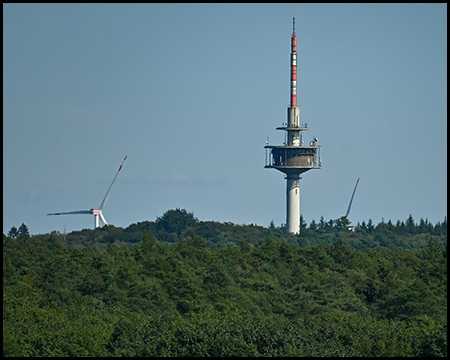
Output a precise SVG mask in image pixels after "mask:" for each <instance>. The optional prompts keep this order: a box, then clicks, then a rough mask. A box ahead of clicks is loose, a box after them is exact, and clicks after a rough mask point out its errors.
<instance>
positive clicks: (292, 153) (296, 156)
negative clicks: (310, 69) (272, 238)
mask: <svg viewBox="0 0 450 360" xmlns="http://www.w3.org/2000/svg"><path fill="white" fill-rule="evenodd" d="M287 120H288V121H287V123H283V124H282V126H281V127H277V130H284V131H285V140H284V145H280V146H275V145H269V144H268V141H267V144H266V146H265V147H264V148H265V149H266V164H265V166H264V167H265V168H267V169H276V170H279V171H281V172H283V173H285V174H286V177H285V178H286V232H287V233H288V234H290V233H291V234H299V233H300V174H302V173H304V172H306V171H308V170H311V169H321V168H322V158H321V156H320V149H322V147H321V146H320V145H318V144H317V138H315V137H313V138H312V140H310V141H309V142H308V143H307V144H306V145H303V143H304V141H303V136H302V131H308V130H311V129H310V128H308V123H304V124H301V123H300V108H299V107H298V106H297V35H296V34H295V16H294V18H293V32H292V36H291V106H290V107H288V109H287Z"/></svg>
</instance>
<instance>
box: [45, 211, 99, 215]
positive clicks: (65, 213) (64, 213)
mask: <svg viewBox="0 0 450 360" xmlns="http://www.w3.org/2000/svg"><path fill="white" fill-rule="evenodd" d="M90 213H91V211H90V210H79V211H69V212H59V213H50V214H47V215H71V214H90Z"/></svg>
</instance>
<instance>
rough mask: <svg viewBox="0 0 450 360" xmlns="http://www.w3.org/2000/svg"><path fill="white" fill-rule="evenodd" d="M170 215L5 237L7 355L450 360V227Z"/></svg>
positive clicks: (168, 213)
mask: <svg viewBox="0 0 450 360" xmlns="http://www.w3.org/2000/svg"><path fill="white" fill-rule="evenodd" d="M166 215H167V216H166ZM163 218H164V220H159V221H157V223H152V222H145V223H141V224H133V225H132V226H130V227H129V228H127V229H125V230H121V229H120V228H112V229H110V230H111V232H110V231H109V228H108V227H104V228H102V229H96V230H89V231H84V230H83V231H81V232H76V233H72V234H67V235H66V239H65V238H64V236H63V235H61V234H59V233H57V232H52V233H51V234H47V235H36V236H15V237H12V236H5V235H4V236H3V356H17V357H19V356H20V357H21V356H58V357H59V356H173V357H175V356H176V357H178V356H308V357H309V356H355V357H356V356H358V357H359V356H361V357H362V356H374V357H384V356H424V357H425V356H426V357H429V356H439V357H446V356H447V261H446V220H445V222H444V223H445V228H444V227H443V225H442V224H439V226H437V227H436V226H435V227H432V226H430V224H429V223H428V222H427V221H425V220H424V221H421V222H420V223H419V225H414V228H412V227H411V226H412V223H413V221H412V222H411V221H410V220H409V221H408V220H407V221H406V223H407V224H408V226H409V227H410V229H409V230H408V231H406V225H405V223H404V225H403V226H402V225H401V223H400V225H399V226H395V225H393V224H392V223H391V222H390V221H388V222H387V223H385V222H384V220H383V222H382V223H380V224H378V225H377V226H375V225H373V224H372V226H369V224H370V223H371V221H369V223H368V224H359V225H357V226H355V228H354V231H349V230H348V225H349V224H348V223H346V222H345V218H344V219H341V220H342V221H343V223H342V224H341V225H342V226H341V227H339V223H338V224H337V226H334V227H333V226H330V225H328V224H326V223H325V222H324V221H323V219H322V221H319V223H317V224H312V225H313V226H309V227H307V228H305V229H302V233H301V234H300V235H298V236H297V235H291V236H288V237H285V236H284V235H282V234H280V233H279V232H282V231H285V228H283V227H279V228H276V227H275V226H274V224H272V225H273V226H269V227H268V228H263V227H259V226H256V225H235V224H231V223H223V224H221V223H215V222H200V221H198V220H196V219H195V218H194V217H193V214H189V213H187V212H185V211H181V210H179V209H177V210H174V211H172V212H167V213H166V214H165V215H164V216H163ZM178 218H180V219H184V220H180V221H185V220H187V221H186V222H185V225H183V226H181V225H180V226H178V227H177V226H176V222H177V220H176V219H178ZM161 219H162V218H161ZM189 219H190V220H189ZM411 219H412V217H411ZM158 224H159V225H158ZM163 224H165V225H163ZM167 229H169V231H172V232H171V233H169V232H167ZM426 229H428V232H427V230H426ZM11 234H13V232H10V233H9V235H11ZM167 234H173V238H172V239H175V240H176V241H175V243H171V242H170V241H163V239H165V237H164V236H167ZM127 236H128V237H129V238H126V237H127ZM70 237H71V238H70ZM76 237H78V239H77V240H76V239H75V238H76ZM96 239H98V240H99V241H98V242H97V244H98V246H81V245H86V244H93V243H95V241H96ZM406 239H408V241H409V242H408V241H406ZM65 240H66V241H65ZM215 240H217V241H215ZM67 244H69V245H70V246H68V245H67ZM218 244H222V246H219V245H218ZM223 244H226V245H223Z"/></svg>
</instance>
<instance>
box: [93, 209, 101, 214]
mask: <svg viewBox="0 0 450 360" xmlns="http://www.w3.org/2000/svg"><path fill="white" fill-rule="evenodd" d="M100 213H101V211H100V210H94V209H91V214H93V215H100Z"/></svg>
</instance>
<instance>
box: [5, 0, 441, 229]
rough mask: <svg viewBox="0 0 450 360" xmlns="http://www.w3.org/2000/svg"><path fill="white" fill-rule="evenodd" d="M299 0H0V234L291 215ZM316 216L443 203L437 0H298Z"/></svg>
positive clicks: (301, 84) (305, 194) (431, 208)
mask: <svg viewBox="0 0 450 360" xmlns="http://www.w3.org/2000/svg"><path fill="white" fill-rule="evenodd" d="M292 7H293V6H292V4H265V3H264V4H253V3H252V4H3V232H4V233H7V232H8V231H9V229H10V228H11V227H12V226H16V227H17V228H18V227H19V226H20V225H21V224H22V223H25V224H26V225H27V226H28V228H29V230H30V233H31V234H40V233H49V232H51V231H53V230H56V231H60V232H63V231H67V232H71V231H73V230H81V229H84V228H93V225H94V216H92V215H66V216H46V214H47V213H51V212H62V211H74V210H85V209H90V208H98V206H99V205H100V203H101V202H102V200H103V197H104V196H105V193H106V191H107V189H108V187H109V185H110V183H111V181H112V179H113V178H114V175H115V174H116V171H117V169H118V168H119V166H120V163H121V162H122V160H123V158H124V157H125V156H126V155H128V158H127V160H126V161H125V163H124V166H123V169H122V171H121V172H120V174H119V176H118V178H117V181H116V183H115V185H114V187H113V189H112V191H111V194H110V197H109V200H108V202H107V204H106V206H105V208H104V209H103V214H104V216H105V218H106V220H107V221H108V222H109V223H110V224H113V225H115V226H120V227H124V228H125V227H127V226H129V225H130V224H132V223H137V222H141V221H146V220H150V221H154V220H156V218H157V217H158V216H162V215H163V213H164V212H165V211H167V210H169V209H175V208H181V209H186V210H187V211H189V212H193V213H194V215H195V216H196V217H197V218H198V219H199V220H202V221H209V220H213V221H219V222H225V221H231V222H234V223H236V224H250V223H254V224H258V225H263V226H268V225H269V223H270V222H271V221H272V220H273V221H274V223H275V225H276V226H279V225H280V224H281V223H285V222H286V217H285V216H286V214H285V211H286V195H285V193H286V188H285V187H286V181H285V180H284V175H283V174H282V173H281V172H278V171H276V170H274V169H264V164H265V150H264V145H265V142H266V138H267V137H269V140H270V143H271V144H272V145H282V143H283V141H284V131H277V130H275V129H276V127H278V126H281V125H282V123H283V122H285V121H286V119H287V118H286V114H287V110H286V109H287V107H288V106H289V91H290V83H289V82H290V79H289V76H290V73H289V71H290V65H289V64H290V37H291V33H292V16H293V11H292V10H293V9H292ZM295 16H296V33H297V36H298V47H297V51H298V85H297V87H298V88H297V92H298V105H299V106H300V108H301V122H302V123H303V122H307V123H308V124H309V127H310V128H311V131H310V132H305V133H304V134H303V139H304V140H305V142H307V141H309V140H310V138H311V139H312V137H313V136H315V137H317V138H318V140H319V142H318V143H319V145H321V146H322V147H323V149H322V151H321V156H322V165H323V169H321V170H310V171H308V172H306V173H305V174H303V176H302V177H303V178H302V180H301V182H300V187H301V213H302V215H303V217H304V219H305V221H306V222H307V223H308V224H309V223H310V222H311V221H312V220H313V219H314V220H316V221H318V220H319V219H320V217H321V216H322V215H323V217H324V219H325V220H330V219H335V218H337V217H340V216H342V215H344V214H345V212H346V210H347V206H348V203H349V201H350V197H351V194H352V191H353V188H354V186H355V183H356V179H357V178H358V177H360V178H361V180H360V182H359V185H358V188H357V191H356V194H355V198H354V201H353V205H352V209H351V212H350V215H349V220H350V221H351V223H352V224H357V223H358V222H362V221H366V222H367V221H368V220H369V219H372V221H373V222H374V223H376V224H377V223H379V222H380V221H381V220H382V219H383V218H384V220H385V221H388V220H391V221H392V222H394V223H395V222H397V220H401V221H405V220H406V219H407V218H408V216H409V214H411V215H412V216H413V218H414V219H415V220H416V222H418V221H419V220H420V218H423V219H428V220H429V221H430V222H432V223H433V224H435V223H436V222H438V221H439V222H442V221H443V220H444V217H445V216H446V215H447V4H296V6H295Z"/></svg>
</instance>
